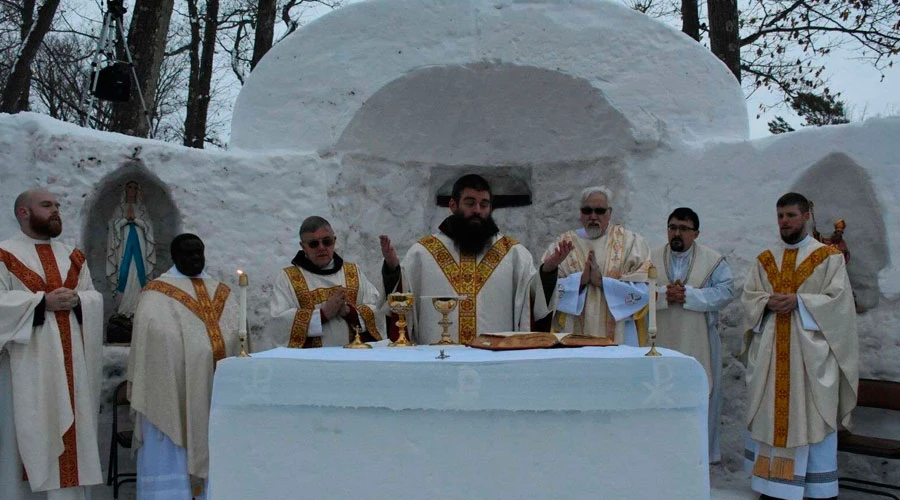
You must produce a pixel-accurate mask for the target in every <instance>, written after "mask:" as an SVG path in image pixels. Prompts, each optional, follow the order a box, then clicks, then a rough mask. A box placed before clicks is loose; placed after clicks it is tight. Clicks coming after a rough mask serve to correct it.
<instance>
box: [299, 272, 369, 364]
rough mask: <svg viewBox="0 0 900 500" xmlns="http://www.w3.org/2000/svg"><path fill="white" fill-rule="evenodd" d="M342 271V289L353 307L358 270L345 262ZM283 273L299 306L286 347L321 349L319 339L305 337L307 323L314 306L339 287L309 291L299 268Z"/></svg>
mask: <svg viewBox="0 0 900 500" xmlns="http://www.w3.org/2000/svg"><path fill="white" fill-rule="evenodd" d="M343 269H344V284H345V286H344V289H345V290H346V293H347V298H348V300H349V301H350V303H351V304H353V305H354V306H355V305H356V303H357V302H356V299H357V297H358V296H359V268H357V267H356V264H351V263H349V262H345V263H344V266H343ZM284 273H285V274H287V277H288V280H289V281H290V282H291V288H293V289H294V295H295V296H296V297H297V303H298V304H299V305H300V308H299V309H297V313H296V314H294V323H293V325H292V326H291V338H290V340H289V341H288V347H294V348H300V347H303V348H309V347H322V338H321V337H307V334H308V333H309V322H310V321H311V320H312V315H313V314H314V313H315V308H316V306H317V305H318V304H321V303H323V302H325V301H326V300H328V299H329V298H330V297H331V295H332V294H334V293H335V292H336V291H338V290H339V289H340V288H341V287H340V286H332V287H328V288H316V289H315V290H312V291H310V289H309V284H308V283H307V282H306V278H305V277H304V276H303V271H301V270H300V268H298V267H297V266H289V267H285V268H284ZM373 325H374V315H373ZM367 326H368V323H367ZM369 331H372V330H369ZM375 332H376V333H377V332H378V330H377V329H376V330H375Z"/></svg>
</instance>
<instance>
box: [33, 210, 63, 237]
mask: <svg viewBox="0 0 900 500" xmlns="http://www.w3.org/2000/svg"><path fill="white" fill-rule="evenodd" d="M28 225H29V226H30V227H31V230H32V231H33V232H34V233H35V234H38V235H40V236H44V237H47V238H56V237H57V236H59V235H60V234H62V219H60V218H59V217H54V216H50V217H49V218H47V219H39V218H37V217H35V216H34V215H32V216H31V217H29V219H28Z"/></svg>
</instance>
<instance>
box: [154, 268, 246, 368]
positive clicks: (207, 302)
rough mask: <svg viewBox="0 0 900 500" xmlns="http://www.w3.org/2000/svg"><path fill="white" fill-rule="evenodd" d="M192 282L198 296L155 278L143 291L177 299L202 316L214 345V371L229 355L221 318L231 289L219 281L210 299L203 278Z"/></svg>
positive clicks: (192, 279)
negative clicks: (192, 295) (226, 349)
mask: <svg viewBox="0 0 900 500" xmlns="http://www.w3.org/2000/svg"><path fill="white" fill-rule="evenodd" d="M191 284H192V285H194V294H195V295H197V298H194V297H191V296H190V294H188V293H187V292H185V291H184V290H182V289H180V288H178V287H177V286H175V285H172V284H171V283H166V282H165V281H161V280H153V281H151V282H150V283H147V285H146V286H145V287H144V289H143V291H142V293H143V292H146V291H154V292H159V293H161V294H163V295H165V296H166V297H169V298H172V299H175V300H176V301H178V303H180V304H181V305H183V306H184V307H186V308H187V309H188V310H189V311H191V312H192V313H194V315H195V316H197V317H198V318H200V321H202V322H203V325H204V326H206V335H207V336H208V337H209V345H210V347H212V353H213V371H215V369H216V365H217V364H218V363H219V360H221V359H224V358H225V356H226V355H227V354H226V352H225V338H224V337H223V336H222V329H221V327H220V326H219V320H220V319H221V318H222V311H224V310H225V301H226V300H227V299H228V295H229V294H230V293H231V289H230V288H228V286H227V285H225V284H224V283H219V286H217V287H216V293H215V296H214V297H213V298H212V299H210V297H209V292H208V291H207V290H206V283H205V282H204V281H203V279H201V278H191Z"/></svg>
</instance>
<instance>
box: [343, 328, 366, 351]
mask: <svg viewBox="0 0 900 500" xmlns="http://www.w3.org/2000/svg"><path fill="white" fill-rule="evenodd" d="M353 330H354V331H355V332H356V335H354V336H353V342H350V343H349V344H344V349H371V348H372V346H370V345H369V344H366V343H365V342H363V341H362V339H361V338H359V330H360V328H359V327H358V326H354V327H353Z"/></svg>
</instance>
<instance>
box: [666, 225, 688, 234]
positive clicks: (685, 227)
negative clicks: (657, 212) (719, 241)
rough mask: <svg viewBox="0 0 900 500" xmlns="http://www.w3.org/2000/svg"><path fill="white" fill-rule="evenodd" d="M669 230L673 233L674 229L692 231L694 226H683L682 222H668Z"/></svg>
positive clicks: (683, 231)
mask: <svg viewBox="0 0 900 500" xmlns="http://www.w3.org/2000/svg"><path fill="white" fill-rule="evenodd" d="M669 231H672V232H673V233H674V232H675V231H681V232H682V233H685V232H688V231H694V228H692V227H689V226H685V225H683V224H669Z"/></svg>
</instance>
